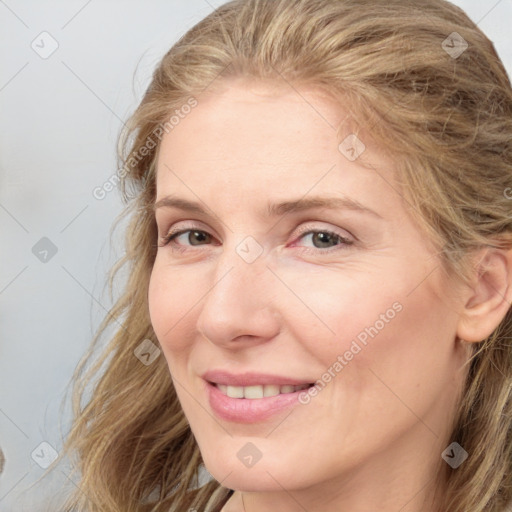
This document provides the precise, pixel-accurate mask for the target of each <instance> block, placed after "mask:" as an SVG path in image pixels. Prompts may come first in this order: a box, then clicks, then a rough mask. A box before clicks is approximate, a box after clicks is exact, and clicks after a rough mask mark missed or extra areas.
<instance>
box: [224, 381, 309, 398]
mask: <svg viewBox="0 0 512 512" xmlns="http://www.w3.org/2000/svg"><path fill="white" fill-rule="evenodd" d="M216 386H217V388H218V389H219V390H220V391H221V393H223V394H224V395H227V396H229V397H230V398H263V397H266V396H277V395H280V394H281V393H295V391H300V390H301V389H307V388H308V387H309V384H301V385H300V386H289V385H287V386H277V385H275V384H265V385H264V386H226V385H224V384H216Z"/></svg>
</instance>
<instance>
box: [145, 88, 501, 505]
mask: <svg viewBox="0 0 512 512" xmlns="http://www.w3.org/2000/svg"><path fill="white" fill-rule="evenodd" d="M229 86H230V87H229V88H227V87H225V88H219V89H218V90H216V91H215V92H210V93H208V95H203V96H200V97H198V106H197V107H196V108H194V109H193V110H192V112H191V113H190V114H189V115H187V116H186V117H185V118H184V119H183V120H181V121H180V123H179V125H177V126H176V127H175V128H174V129H173V130H172V131H171V132H169V133H168V134H167V135H165V136H164V138H163V139H162V142H161V147H160V151H159V155H158V162H157V198H156V199H157V201H159V200H161V199H162V198H164V197H166V196H168V195H171V194H172V195H173V196H176V197H180V198H184V199H188V200H191V201H199V202H200V203H201V204H202V205H203V206H205V205H206V206H207V208H208V214H207V215H203V214H198V213H191V212H187V211H182V210H180V209H177V208H174V207H172V208H167V207H161V208H158V209H157V210H156V212H155V216H156V222H157V225H158V233H159V244H160V245H161V246H160V247H159V248H158V252H157V256H156V260H155V263H154V268H153V271H152V275H151V281H150V287H149V292H148V298H149V307H150V314H151V320H152V324H153V327H154V330H155V333H156V335H157V338H158V340H159V342H160V344H161V348H162V351H163V354H164V356H165V358H166V361H167V363H168V366H169V370H170V372H171V375H172V377H173V380H174V383H175V387H176V390H177V393H178V397H179V399H180V402H181V404H182V407H183V409H184V411H185V414H186V416H187V418H188V420H189V422H190V426H191V429H192V431H193V433H194V435H195V437H196V440H197V442H198V444H199V447H200V450H201V453H202V455H203V459H204V461H205V465H206V467H207V469H208V471H209V472H210V473H211V474H212V475H213V476H214V477H215V478H216V479H217V480H218V481H220V482H221V483H222V485H223V486H225V487H228V488H231V489H235V490H236V491H237V492H235V494H234V496H233V497H232V499H231V500H230V501H229V502H228V503H227V504H226V506H225V507H224V509H223V512H240V511H242V510H244V507H245V511H246V512H256V511H263V510H279V511H282V512H295V511H303V510H307V511H308V512H320V511H322V512H330V511H338V510H350V511H351V512H363V511H365V512H368V511H374V510H380V511H383V512H386V511H393V512H396V511H398V510H401V511H402V512H415V511H418V512H419V511H420V510H422V511H435V510H437V509H436V505H435V504H434V503H432V496H433V490H434V480H433V479H434V477H435V475H437V474H438V471H439V468H441V469H442V468H444V467H445V462H444V461H443V460H442V459H441V457H440V455H441V453H442V452H443V450H444V449H445V448H446V447H447V446H448V445H449V444H450V442H451V440H450V424H451V421H452V419H453V414H454V408H455V406H456V401H457V396H458V392H459V390H460V388H461V385H462V380H463V378H464V371H463V370H461V368H462V366H463V364H464V362H465V361H466V360H467V357H468V350H467V348H468V346H469V344H468V343H463V342H460V341H459V340H458V337H460V338H462V339H465V340H467V341H478V338H479V339H483V337H484V335H485V332H484V331H485V330H486V329H487V330H489V329H491V330H492V328H494V327H495V326H496V325H497V323H499V321H500V319H501V318H502V316H503V315H504V312H506V308H505V307H504V306H503V304H502V303H501V302H500V301H499V300H497V299H496V301H495V303H493V305H492V307H491V306H489V307H487V308H486V307H484V306H482V304H484V305H485V304H487V302H488V301H489V300H490V297H491V296H492V292H490V291H489V290H490V287H488V286H486V284H485V283H483V284H481V283H480V284H479V282H477V281H475V286H473V287H469V286H465V285H464V286H463V285H462V284H457V283H456V282H454V280H451V279H449V278H448V277H447V274H446V273H445V272H443V271H442V267H441V262H440V259H439V256H438V252H437V251H436V250H435V249H434V247H433V246H432V245H431V244H430V243H429V241H428V240H427V238H426V237H425V235H424V234H423V232H422V230H421V228H420V227H419V226H418V225H417V224H416V223H415V222H414V221H413V220H412V218H411V216H410V213H409V211H408V209H407V203H406V202H404V200H403V197H402V195H401V193H400V191H399V187H398V186H397V185H396V183H395V182H394V180H395V176H394V174H393V161H392V160H391V159H390V158H389V157H388V156H387V155H386V154H384V153H383V152H382V151H380V150H379V149H378V148H377V147H376V146H375V145H374V144H373V143H372V140H371V136H370V134H365V133H363V132H361V133H360V134H359V138H360V140H362V141H363V142H364V144H365V145H366V150H365V151H364V153H363V154H362V155H361V156H360V157H359V158H358V159H356V160H355V161H353V162H352V161H349V160H348V159H347V158H346V157H345V156H344V155H343V154H342V153H341V152H340V151H339V150H338V144H339V142H340V140H343V139H344V138H345V137H346V136H347V135H349V134H350V133H351V131H350V130H349V129H348V126H345V125H343V126H345V127H346V129H343V128H342V136H341V139H338V138H337V136H336V130H335V129H334V128H333V127H337V126H338V124H339V123H341V122H342V121H343V120H344V119H345V116H346V112H345V111H344V110H343V109H342V108H341V107H340V106H339V105H338V104H336V103H334V101H333V100H332V99H330V98H329V97H328V96H326V95H324V94H322V93H321V92H320V91H319V90H316V89H313V88H302V89H301V90H300V94H299V93H298V92H297V91H295V90H292V89H291V88H286V87H284V86H283V87H279V86H277V85H276V84H269V83H257V82H254V81H253V82H251V83H248V82H245V81H243V80H236V81H232V82H231V83H230V84H229ZM363 162H364V163H365V164H366V167H364V166H363V165H361V164H362V163H363ZM333 195H335V196H338V197H341V196H343V197H347V198H350V199H352V200H354V201H358V202H360V203H362V204H363V205H365V206H366V207H368V208H371V209H372V210H373V211H374V212H375V213H376V215H373V214H369V213H364V212H358V211H351V210H348V209H340V208H338V209H333V210H331V209H325V208H324V209H322V208H316V209H311V210H308V211H304V212H300V213H288V214H285V215H282V216H279V217H276V218H268V217H266V216H265V215H263V214H262V212H263V211H264V208H265V207H266V204H267V202H268V201H270V202H280V201H286V200H294V199H300V198H302V197H305V198H308V197H311V196H333ZM170 228H182V229H187V228H188V229H192V230H201V231H205V232H206V233H208V234H209V235H211V236H210V237H208V236H206V239H199V240H198V239H197V237H194V235H193V233H190V232H189V233H186V234H184V235H181V236H180V237H179V238H178V239H175V240H174V244H172V243H171V245H165V246H164V245H163V242H162V239H163V238H164V237H165V236H166V235H167V234H168V232H169V231H170ZM306 228H307V229H306ZM313 229H314V230H318V231H322V230H328V231H334V232H336V233H337V234H339V235H340V236H342V237H344V238H346V239H348V240H349V241H351V242H352V243H351V244H345V243H342V242H340V241H339V240H338V239H337V238H336V237H332V238H331V239H329V240H331V241H332V240H334V244H335V245H333V246H332V247H327V248H322V247H325V246H322V245H319V242H318V240H316V241H315V238H314V237H313V236H312V235H311V234H310V235H304V233H305V232H307V231H308V230H313ZM301 230H303V231H301ZM189 235H190V236H189ZM247 236H251V237H253V238H254V239H255V240H256V241H257V242H258V244H259V245H260V246H261V248H262V253H261V254H260V255H259V256H258V257H257V258H256V259H255V260H254V261H253V262H252V263H247V262H246V261H244V259H242V258H241V256H240V255H239V254H238V253H237V251H236V248H237V245H238V244H240V242H242V240H244V239H245V238H246V237H247ZM192 244H195V245H192ZM180 249H181V251H180ZM491 257H492V255H491V256H487V258H488V259H489V258H491ZM496 258H497V259H496ZM496 258H495V259H493V260H492V261H493V262H495V263H496V264H495V265H494V267H493V268H494V269H495V271H494V273H491V277H490V278H489V279H490V282H491V281H492V283H493V284H494V285H495V287H497V288H498V291H500V292H501V293H502V296H503V297H504V298H508V299H509V300H510V293H509V288H508V283H509V278H508V274H506V279H505V280H504V282H505V288H506V289H503V287H502V286H501V285H497V284H496V283H498V280H499V279H502V278H503V275H504V274H503V272H505V273H506V272H508V270H507V269H509V268H510V256H507V257H504V256H500V257H496ZM500 258H501V259H500ZM500 262H501V263H500ZM493 280H494V281H493ZM475 290H476V292H475ZM477 292H478V293H477ZM486 301H487V302H486ZM396 303H399V304H400V306H401V310H400V312H397V313H396V315H395V316H394V318H393V319H392V320H389V321H388V322H387V323H385V326H384V328H382V329H381V330H379V332H378V334H377V335H376V336H375V337H374V338H371V339H370V340H369V341H368V343H367V345H366V346H364V347H363V348H362V350H360V352H358V353H357V354H356V355H355V356H354V357H353V358H352V360H350V361H349V362H348V364H347V365H345V366H344V367H343V369H342V371H340V372H338V373H337V374H336V376H335V377H334V378H333V379H332V380H331V382H329V383H328V385H326V386H325V388H324V389H322V391H321V392H319V393H318V394H317V396H315V397H313V398H312V399H311V401H310V402H309V403H308V404H307V405H301V404H297V405H296V406H294V407H292V408H289V409H286V410H285V411H282V412H280V413H278V414H276V415H274V416H272V417H271V418H270V419H267V420H265V421H261V422H255V423H253V424H242V423H236V422H231V421H225V420H223V419H220V418H218V417H217V416H216V415H215V414H214V412H213V411H212V409H211V407H210V405H209V402H208V398H207V395H206V393H205V390H204V382H203V381H202V379H201V377H200V376H201V375H202V373H204V372H205V371H206V370H209V369H214V368H215V369H219V368H220V369H228V370H229V371H231V372H232V373H243V372H245V371H256V372H265V373H271V374H277V375H283V376H287V377H294V378H297V379H300V380H307V381H308V382H314V381H316V379H319V378H320V377H321V375H322V374H324V373H325V372H326V370H327V369H328V368H330V367H331V368H332V366H333V363H334V362H335V361H336V360H337V358H338V356H339V355H343V354H344V353H345V352H346V351H347V350H348V349H349V348H350V346H351V343H352V341H353V340H354V339H356V337H357V335H358V334H360V333H361V332H363V331H364V330H365V328H368V327H370V326H373V325H375V323H376V321H377V320H379V318H380V315H381V314H385V313H386V311H388V310H389V309H390V308H391V309H392V308H393V306H392V305H393V304H396ZM478 308H480V309H478ZM475 309H478V311H476V312H475ZM471 314H473V316H471ZM485 315H487V316H485ZM482 316H485V319H487V320H488V324H486V325H485V326H484V327H482V328H481V331H478V328H477V327H475V326H476V325H482ZM482 329H483V330H482ZM471 338H474V339H471ZM247 442H251V443H253V444H254V445H255V446H256V447H257V448H258V450H259V451H260V452H261V453H262V457H261V459H260V460H259V461H258V462H257V463H256V464H255V465H254V466H252V467H250V468H248V467H246V466H245V465H244V464H242V463H241V461H240V460H239V458H238V457H237V452H238V451H239V450H240V449H241V448H242V447H243V446H244V445H245V444H246V443H247ZM242 493H243V501H242Z"/></svg>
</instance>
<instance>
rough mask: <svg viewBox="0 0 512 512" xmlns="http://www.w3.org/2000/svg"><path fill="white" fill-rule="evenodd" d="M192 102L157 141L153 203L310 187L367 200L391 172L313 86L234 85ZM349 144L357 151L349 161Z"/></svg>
mask: <svg viewBox="0 0 512 512" xmlns="http://www.w3.org/2000/svg"><path fill="white" fill-rule="evenodd" d="M197 101H198V104H197V106H196V107H195V108H194V109H193V110H192V111H191V112H190V113H189V114H187V115H186V116H183V118H182V119H180V121H179V123H178V124H177V125H176V126H175V127H174V128H173V129H172V130H171V131H170V132H169V133H167V134H166V135H165V136H164V137H163V138H162V142H161V147H160V151H159V157H158V162H157V200H158V199H159V198H160V197H162V196H163V195H166V194H169V193H171V192H172V193H174V192H175V191H181V192H183V193H185V194H186V195H187V196H188V197H191V195H193V194H194V193H196V194H198V193H199V192H201V193H202V194H206V195H212V194H213V193H215V195H216V197H217V200H219V199H221V198H222V197H224V198H226V199H230V200H232V199H233V198H232V197H230V194H232V193H233V192H240V193H242V194H249V193H250V192H251V191H252V193H253V195H254V194H261V195H262V196H263V197H265V196H269V195H271V194H272V195H276V196H284V195H285V194H294V195H301V196H302V195H304V194H307V193H308V191H310V190H312V189H313V188H315V192H319V191H321V190H322V191H325V190H329V192H335V191H336V190H338V191H340V192H344V193H345V192H347V191H350V192H351V193H354V194H359V195H360V194H366V195H368V194H370V192H369V190H368V187H369V186H372V187H373V188H375V186H381V187H382V183H378V182H380V181H382V177H381V176H382V173H386V174H389V173H390V172H391V169H392V162H390V161H389V159H387V158H385V157H384V155H383V154H381V153H380V152H379V151H378V150H377V148H376V147H375V145H374V144H373V141H372V140H371V139H370V137H369V136H364V135H361V134H358V136H357V137H356V135H355V134H354V133H353V132H352V131H351V124H350V122H349V121H350V119H349V118H348V116H347V112H346V110H345V109H344V108H343V106H342V105H340V104H339V103H337V102H336V101H335V100H334V99H333V98H332V97H329V96H328V95H326V94H325V93H323V92H322V91H320V90H318V89H313V88H309V89H308V88H302V89H300V90H299V89H293V88H291V87H289V86H286V87H285V86H276V85H275V84H268V83H248V82H246V81H245V82H244V81H238V82H234V83H231V84H230V85H229V86H225V87H223V88H216V89H215V90H214V91H212V92H209V93H208V94H204V95H201V96H199V97H198V98H197ZM347 120H348V121H347ZM340 126H341V129H340V131H339V132H338V128H339V127H340ZM340 142H341V143H342V145H341V146H340ZM351 146H353V147H355V149H356V150H357V151H362V152H361V154H360V156H359V157H358V158H356V159H354V158H352V156H353V152H352V154H351V153H350V152H348V150H350V147H351ZM388 177H389V176H388ZM376 178H377V181H376ZM370 195H371V194H370Z"/></svg>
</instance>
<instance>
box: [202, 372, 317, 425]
mask: <svg viewBox="0 0 512 512" xmlns="http://www.w3.org/2000/svg"><path fill="white" fill-rule="evenodd" d="M202 378H203V379H204V381H205V388H206V393H207V396H208V400H209V403H210V407H211V408H212V410H213V412H214V413H215V414H216V415H217V416H218V417H220V418H221V419H223V420H226V421H231V422H237V423H257V422H260V421H264V420H266V419H268V418H270V417H271V416H273V415H274V414H277V413H278V412H281V411H283V410H284V409H286V408H288V407H291V406H293V405H296V404H298V403H299V402H298V398H299V395H300V393H302V392H303V391H295V392H291V393H284V394H279V395H276V396H268V397H263V398H257V399H247V398H231V397H229V396H226V395H225V394H224V393H223V392H221V391H220V389H219V388H218V387H217V384H219V385H224V386H239V387H246V386H264V385H268V384H272V385H277V386H300V385H306V384H310V383H311V381H309V382H308V381H304V380H297V379H291V378H288V377H282V376H277V375H269V374H262V373H251V372H248V373H243V374H238V375H234V374H231V373H229V372H226V371H222V370H210V371H207V372H206V373H205V374H203V375H202Z"/></svg>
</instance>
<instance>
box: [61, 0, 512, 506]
mask: <svg viewBox="0 0 512 512" xmlns="http://www.w3.org/2000/svg"><path fill="white" fill-rule="evenodd" d="M239 77H249V78H252V79H255V80H258V79H262V80H272V81H274V82H281V83H283V84H287V85H288V86H290V87H297V86H302V85H305V86H309V85H311V86H315V87H320V88H322V89H323V90H325V91H326V92H328V93H329V94H331V95H333V97H335V98H339V100H340V105H342V106H343V107H344V108H345V109H347V111H348V112H349V115H350V119H351V122H353V123H354V126H356V127H357V129H359V128H360V129H364V130H366V133H369V134H371V137H372V138H373V140H374V141H375V142H376V143H377V144H378V145H379V147H380V148H383V150H385V151H387V152H388V153H389V154H390V155H391V156H392V158H393V160H394V162H396V172H397V176H398V177H399V181H400V183H401V186H402V187H403V190H404V194H405V197H406V199H407V201H408V204H409V206H410V211H411V214H412V215H414V216H415V218H417V220H418V222H420V225H421V226H422V228H424V229H425V234H426V236H429V237H430V238H431V239H432V240H433V241H434V242H435V244H437V247H438V248H439V253H440V255H441V257H442V261H443V264H444V265H445V266H446V268H447V269H449V271H450V273H451V274H452V275H455V274H457V275H458V276H461V278H462V279H466V278H467V276H468V275H469V272H470V271H471V270H472V268H471V266H470V263H469V256H470V255H471V254H472V251H474V250H476V249H478V248H481V247H483V246H493V247H500V248H508V247H511V240H512V201H511V200H510V198H512V189H511V188H510V187H512V145H511V141H512V89H511V84H510V80H509V77H508V75H507V72H506V70H505V68H504V66H503V64H502V62H501V61H500V58H499V57H498V55H497V53H496V50H495V48H494V46H493V44H492V42H491V41H490V40H489V39H488V38H487V37H486V36H485V35H484V34H483V33H482V31H481V30H480V29H479V28H478V27H477V26H476V25H475V23H473V22H472V21H471V20H470V19H469V18H468V16H467V15H466V14H465V13H464V12H463V11H462V10H461V9H460V8H458V7H456V6H454V5H453V4H451V3H449V2H447V1H444V0H424V1H421V2H416V1H410V0H234V1H231V2H228V3H226V4H225V5H223V6H221V7H220V8H219V9H217V10H215V11H214V12H212V13H211V14H210V15H209V16H207V17H206V18H204V19H203V20H202V21H201V22H199V23H198V24H197V25H195V26H194V27H193V28H192V29H190V30H189V31H188V32H187V33H186V34H185V35H184V36H183V37H182V38H181V39H180V40H179V41H178V42H177V43H176V44H175V45H174V46H173V47H172V48H171V49H170V50H169V51H168V53H167V54H166V55H165V56H164V57H163V59H162V60H161V62H160V64H159V65H158V67H157V69H156V70H155V72H154V75H153V78H152V81H151V83H150V85H149V87H148V89H147V91H146V93H145V95H144V97H143V99H142V101H141V103H140V105H139V106H138V108H137V109H136V111H135V112H134V114H133V115H132V117H131V118H130V119H129V121H128V123H127V128H126V130H124V132H123V134H122V136H121V138H120V158H121V161H120V163H121V166H120V170H119V179H120V188H121V190H122V194H123V198H124V200H125V202H126V209H125V216H127V217H128V218H129V222H130V223H129V226H128V228H127V230H126V253H125V255H124V257H123V258H122V259H121V260H120V261H119V262H118V263H117V264H116V265H115V267H114V268H113V269H112V272H111V275H110V280H109V282H110V285H111V286H112V285H113V283H114V281H115V280H116V279H117V278H115V276H116V275H117V273H118V272H119V270H120V269H125V270H126V274H125V275H127V276H128V277H127V278H124V280H123V291H122V294H121V295H120V297H119V298H118V300H117V302H115V305H114V307H113V308H112V310H111V311H110V313H109V315H108V316H107V318H105V320H104V321H103V323H102V325H101V326H100V329H99V332H98V333H97V335H96V337H95V339H94V340H93V342H92V344H91V347H90V350H89V351H88V353H87V354H86V355H85V356H84V358H83V359H82V361H81V362H80V364H79V366H78V367H77V370H76V372H75V374H74V376H73V379H74V384H73V410H74V422H73V425H72V428H71V430H70V433H69V435H68V436H67V439H66V442H65V446H64V448H63V451H62V452H61V455H60V458H62V457H64V456H66V455H67V456H69V458H70V460H71V461H72V464H73V467H74V470H75V471H76V472H77V473H78V474H79V475H80V482H79V489H76V492H75V493H74V494H73V495H70V496H69V498H68V501H67V503H66V510H67V511H73V512H77V511H78V512H82V511H84V512H85V511H91V512H96V511H98V512H99V511H102V512H114V511H115V512H119V511H123V512H136V511H137V512H140V511H144V512H146V511H147V512H149V511H152V512H159V511H165V512H185V511H188V510H191V511H192V510H197V511H204V510H214V509H215V507H218V506H219V505H220V504H221V503H223V502H224V501H225V500H226V498H227V496H228V489H225V488H223V487H222V486H221V485H220V483H218V482H216V481H215V480H213V479H211V480H209V481H208V482H207V483H206V484H203V483H202V482H201V481H200V480H201V479H200V478H199V470H200V467H201V464H202V459H201V454H200V452H199V449H198V446H197V444H196V442H195V439H194V437H193V435H192V432H191V430H190V428H189V425H188V422H187V419H186V417H185V416H184V413H183V411H182V408H181V406H180V403H179V401H178V398H177V395H176V392H175V389H174V387H173V384H172V380H171V378H170V375H169V370H168V367H167V364H166V361H165V359H164V357H159V358H157V359H156V361H154V362H153V363H152V364H150V365H146V364H142V363H141V360H140V358H138V357H136V351H137V349H138V347H139V346H140V344H141V342H143V341H144V340H150V341H151V342H152V343H153V344H155V345H156V346H158V340H157V339H156V337H155V334H154V332H153V329H152V326H151V322H150V317H149V313H148V301H147V291H148V283H149V277H150V273H151V270H152V266H153V262H154V258H155V253H156V241H157V231H156V225H155V219H154V214H153V208H152V205H153V203H154V201H155V161H156V157H157V153H158V149H159V146H160V140H161V137H162V135H163V133H165V132H169V131H170V130H172V129H174V126H175V124H176V122H179V117H182V116H184V115H186V113H187V112H188V111H189V110H190V108H193V107H191V106H190V105H193V104H194V101H195V102H197V103H196V104H199V105H200V102H201V93H202V92H204V91H205V89H207V88H213V87H215V86H216V84H228V83H229V80H230V79H233V78H239ZM186 105H189V107H186ZM173 113H174V114H173ZM173 115H174V120H173V118H172V116H173ZM162 130H163V131H162ZM507 189H508V190H509V191H510V194H508V193H507V192H506V191H507ZM122 274H124V272H123V273H122ZM105 337H107V338H108V339H107V341H108V343H106V344H105V346H104V347H101V350H100V343H99V341H100V339H104V338H105ZM511 339H512V316H511V313H510V310H509V312H508V313H507V315H506V317H505V318H504V319H503V321H502V323H501V324H500V325H499V327H498V328H497V329H496V330H495V332H493V333H492V335H491V336H489V338H488V339H486V340H483V341H482V342H480V343H475V344H473V345H472V346H473V347H474V352H473V353H472V354H471V357H470V361H469V363H468V368H467V380H466V383H465V388H464V389H463V390H462V391H461V400H460V406H459V409H458V411H456V421H455V423H454V425H453V432H452V436H451V441H456V442H458V443H459V444H460V445H461V446H463V448H464V449H465V450H466V451H467V452H468V453H469V458H468V459H467V460H466V461H465V462H464V463H463V464H462V465H461V466H460V467H458V468H457V469H454V470H451V469H449V470H448V472H447V473H446V476H445V478H446V482H445V483H446V492H445V493H444V496H443V503H442V510H449V511H450V512H482V511H489V512H491V511H492V512H498V511H502V510H503V508H504V505H505V503H506V502H508V501H510V500H511V499H512V473H511V460H512V437H511V434H512V428H511V425H512V400H511V383H512V364H511V346H510V345H511V344H510V340H511ZM146 343H147V342H146Z"/></svg>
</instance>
